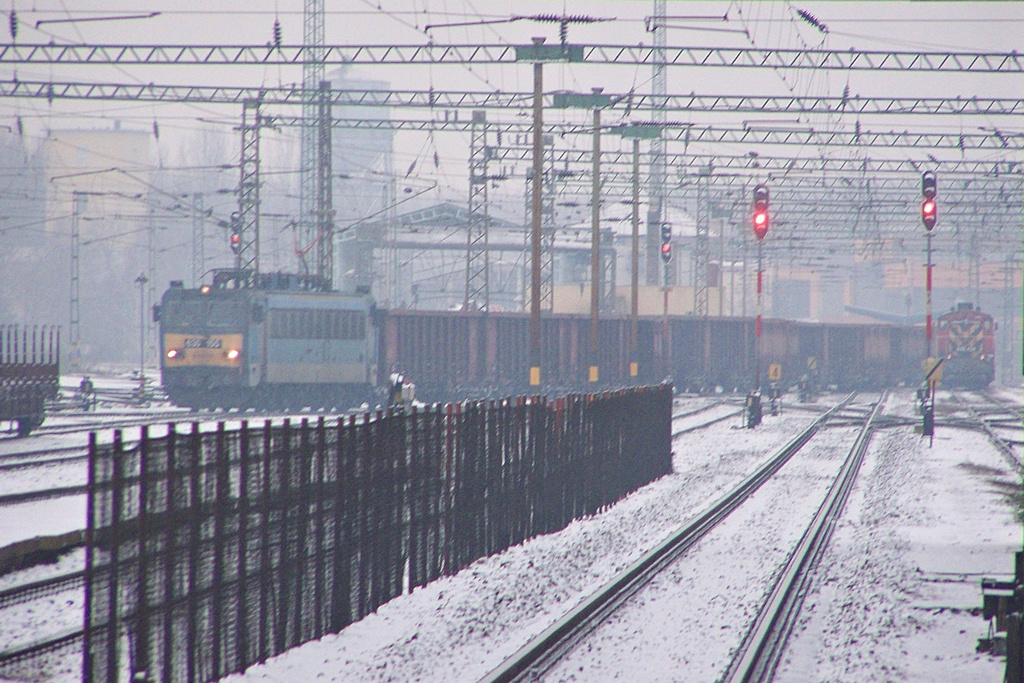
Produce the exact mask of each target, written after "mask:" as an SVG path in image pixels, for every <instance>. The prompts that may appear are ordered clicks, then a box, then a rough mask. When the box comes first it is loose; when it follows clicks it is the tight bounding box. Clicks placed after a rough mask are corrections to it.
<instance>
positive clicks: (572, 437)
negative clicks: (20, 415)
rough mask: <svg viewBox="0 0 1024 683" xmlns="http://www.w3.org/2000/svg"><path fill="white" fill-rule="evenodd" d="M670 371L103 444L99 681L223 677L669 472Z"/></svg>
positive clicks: (93, 539) (91, 639) (99, 468)
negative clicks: (600, 389) (639, 378)
mask: <svg viewBox="0 0 1024 683" xmlns="http://www.w3.org/2000/svg"><path fill="white" fill-rule="evenodd" d="M671 403H672V388H671V386H670V385H661V386H656V387H641V388H634V389H627V390H621V391H615V392H608V393H603V394H588V395H571V396H567V397H565V398H559V399H555V400H547V399H545V398H539V397H533V398H516V399H506V400H502V401H489V402H486V403H484V402H473V403H463V404H448V405H445V406H440V405H436V406H433V407H430V408H427V409H424V410H416V409H412V410H409V411H407V412H387V413H380V412H378V413H376V414H375V415H370V414H367V415H363V416H360V417H355V416H353V417H348V418H342V419H339V420H337V421H335V422H326V421H324V420H323V419H322V418H321V419H319V420H316V421H307V420H303V421H302V422H301V424H294V423H288V422H285V423H284V424H271V423H269V422H267V423H265V424H263V425H261V426H251V425H247V424H245V423H243V424H242V427H241V428H240V429H237V430H228V429H226V428H225V426H224V424H223V423H221V424H219V425H218V428H217V430H216V431H215V432H207V433H203V432H201V431H200V429H199V425H198V424H192V425H191V427H188V428H185V429H179V428H178V427H177V426H175V425H169V427H168V432H167V434H166V435H162V436H151V435H149V434H148V433H147V431H146V429H145V428H144V429H143V431H142V438H141V441H140V442H139V443H138V444H137V445H132V446H131V447H128V446H127V445H126V444H125V443H124V442H123V440H122V437H121V434H120V433H117V435H116V436H115V440H114V442H113V444H111V445H102V446H101V445H98V444H97V442H96V439H95V436H94V437H93V438H92V439H91V442H90V471H89V510H88V537H87V550H88V554H87V560H86V596H85V597H86V614H85V644H84V661H83V668H84V680H85V681H116V680H124V679H125V677H126V676H127V675H128V673H129V672H130V673H131V674H139V673H141V672H145V674H144V677H140V679H141V680H147V681H208V680H213V679H216V678H219V677H221V676H223V675H225V674H228V673H231V672H235V671H240V670H243V669H245V668H246V667H248V666H249V665H251V664H254V663H257V662H261V661H263V660H265V659H267V658H268V657H271V656H273V655H275V654H278V653H280V652H283V651H284V650H287V649H288V648H290V647H293V646H295V645H298V644H300V643H304V642H306V641H309V640H313V639H316V638H319V637H321V636H323V635H324V634H327V633H334V632H337V631H340V630H341V629H342V628H344V627H345V626H346V625H348V624H350V623H352V622H354V621H356V620H358V619H360V618H362V617H363V616H365V615H366V614H368V613H370V612H373V611H374V610H376V609H377V608H378V607H379V606H381V605H383V604H384V603H386V602H387V601H389V600H391V599H392V598H394V597H396V596H398V595H401V594H402V593H403V592H406V591H410V590H412V589H413V588H415V587H417V586H422V585H425V584H426V583H428V582H430V581H432V580H434V579H436V578H438V577H441V576H444V575H451V574H455V573H456V572H458V571H459V570H460V569H462V568H464V567H466V566H467V565H469V564H470V563H472V562H473V561H475V560H477V559H478V558H481V557H484V556H487V555H490V554H493V553H498V552H501V551H502V550H504V549H506V548H508V547H510V546H512V545H515V544H517V543H520V542H522V541H523V540H525V539H528V538H530V537H532V536H536V535H538V534H544V533H549V532H552V531H556V530H559V529H562V528H563V527H565V526H566V525H567V524H568V523H569V522H570V521H572V520H573V519H576V518H578V517H581V516H584V515H589V514H594V513H596V512H598V511H600V510H602V509H603V508H605V507H607V506H609V505H611V504H612V503H614V502H616V501H617V500H619V499H621V498H622V497H623V496H625V495H627V494H628V493H629V492H631V491H633V490H635V489H637V488H638V487H640V486H643V485H644V484H646V483H648V482H650V481H653V480H654V479H657V478H658V477H660V476H662V475H664V474H667V473H668V472H670V471H671V451H670V440H671V436H670V431H671V430H670V427H671Z"/></svg>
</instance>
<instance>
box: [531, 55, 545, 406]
mask: <svg viewBox="0 0 1024 683" xmlns="http://www.w3.org/2000/svg"><path fill="white" fill-rule="evenodd" d="M543 42H544V39H543V38H534V39H533V44H534V46H536V47H537V48H538V49H539V48H541V47H542V46H543V45H542V43H543ZM543 98H544V63H543V62H541V61H539V60H538V61H536V62H534V64H533V187H532V188H531V190H532V192H533V217H532V218H533V222H532V223H531V226H530V228H531V232H530V268H531V270H530V386H531V387H539V386H540V193H541V176H542V175H543V173H544V168H543V163H544V156H543V154H544V149H543V145H542V138H543V135H544V99H543Z"/></svg>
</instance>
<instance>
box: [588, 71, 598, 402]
mask: <svg viewBox="0 0 1024 683" xmlns="http://www.w3.org/2000/svg"><path fill="white" fill-rule="evenodd" d="M600 94H601V88H594V97H595V99H596V98H597V97H598V96H600ZM593 168H594V170H593V177H592V178H591V180H592V183H593V184H592V187H591V195H590V372H589V373H588V380H589V382H590V383H591V384H595V383H596V382H597V381H598V378H599V364H598V360H597V359H598V353H599V350H600V335H599V333H598V332H599V330H598V322H599V321H598V317H599V315H600V307H601V107H600V106H597V105H596V104H595V106H594V159H593Z"/></svg>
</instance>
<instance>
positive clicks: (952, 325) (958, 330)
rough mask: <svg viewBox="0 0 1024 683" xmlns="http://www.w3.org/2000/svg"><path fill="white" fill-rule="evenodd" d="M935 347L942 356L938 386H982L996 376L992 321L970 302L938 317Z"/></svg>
mask: <svg viewBox="0 0 1024 683" xmlns="http://www.w3.org/2000/svg"><path fill="white" fill-rule="evenodd" d="M937 327H938V330H937V333H936V335H935V343H936V350H937V351H938V355H939V357H940V358H941V359H942V386H945V387H949V388H963V389H983V388H985V387H987V386H988V385H989V384H991V383H992V381H993V380H994V379H995V376H996V366H995V355H996V353H995V352H996V339H995V332H996V322H995V320H993V319H992V316H991V315H989V314H988V313H983V312H982V311H981V310H980V309H979V308H977V307H976V306H974V305H973V304H970V303H958V304H957V305H956V306H954V307H953V308H952V309H951V310H950V311H948V312H947V313H944V314H942V315H941V316H939V318H938V321H937Z"/></svg>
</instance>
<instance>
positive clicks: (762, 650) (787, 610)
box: [723, 394, 885, 683]
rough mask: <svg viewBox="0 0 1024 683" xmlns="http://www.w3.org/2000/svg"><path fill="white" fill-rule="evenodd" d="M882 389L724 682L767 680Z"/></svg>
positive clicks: (848, 487)
mask: <svg viewBox="0 0 1024 683" xmlns="http://www.w3.org/2000/svg"><path fill="white" fill-rule="evenodd" d="M884 402H885V394H883V395H882V397H881V398H880V399H879V400H878V402H877V403H876V404H875V405H874V407H873V408H872V410H871V411H870V412H869V413H868V416H867V419H866V420H864V422H863V426H862V427H861V431H860V433H859V434H858V435H857V440H856V441H855V442H854V444H853V447H852V448H851V449H850V453H849V455H847V457H846V461H845V462H844V463H843V467H842V469H841V470H840V471H839V476H838V477H836V481H835V482H834V483H833V484H832V488H831V489H830V490H829V492H828V495H827V496H825V500H824V501H823V502H822V504H821V506H820V507H819V508H818V512H817V514H816V515H815V516H814V519H813V520H811V524H810V525H809V526H808V527H807V531H805V532H804V535H803V537H802V538H801V539H800V542H799V543H798V544H797V546H796V549H795V550H794V551H793V553H792V554H791V555H790V557H789V561H788V562H787V563H786V566H785V567H784V568H783V570H782V572H781V573H780V574H779V577H778V579H777V580H776V582H775V585H774V587H773V588H772V591H771V593H770V594H769V596H768V599H767V600H766V601H765V602H764V604H763V606H762V608H761V610H760V612H759V613H758V615H757V617H756V618H755V619H754V624H753V626H752V627H751V628H750V630H749V631H748V632H747V636H746V637H745V638H744V639H743V642H742V643H741V644H740V647H739V649H738V650H737V653H736V654H735V655H734V657H733V660H732V662H731V664H730V666H729V669H728V670H727V672H726V675H725V678H724V679H723V681H724V682H725V683H741V682H742V683H751V682H753V681H759V682H760V681H770V680H771V679H772V676H773V675H774V673H775V668H776V666H778V663H779V659H780V657H781V656H782V654H783V650H784V648H785V644H786V641H787V640H788V639H789V635H790V633H791V632H792V630H793V626H794V625H795V623H796V618H797V615H798V614H799V612H800V607H801V606H802V605H803V601H804V596H805V595H806V594H807V590H808V589H809V587H810V583H811V580H812V579H813V577H814V572H815V569H816V568H817V566H818V563H819V561H820V560H821V557H822V555H824V553H825V550H826V549H827V548H828V544H829V541H830V540H831V539H832V533H833V531H834V530H835V526H836V523H837V522H838V521H839V517H840V515H842V512H843V508H845V507H846V501H847V499H848V498H849V496H850V492H851V491H852V490H853V484H854V482H855V481H856V480H857V474H858V473H859V472H860V468H861V464H862V463H863V462H864V455H865V454H866V453H867V447H868V443H869V441H870V439H871V432H872V423H873V421H874V419H875V417H876V416H877V415H878V414H879V413H880V412H881V409H882V405H883V403H884Z"/></svg>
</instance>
